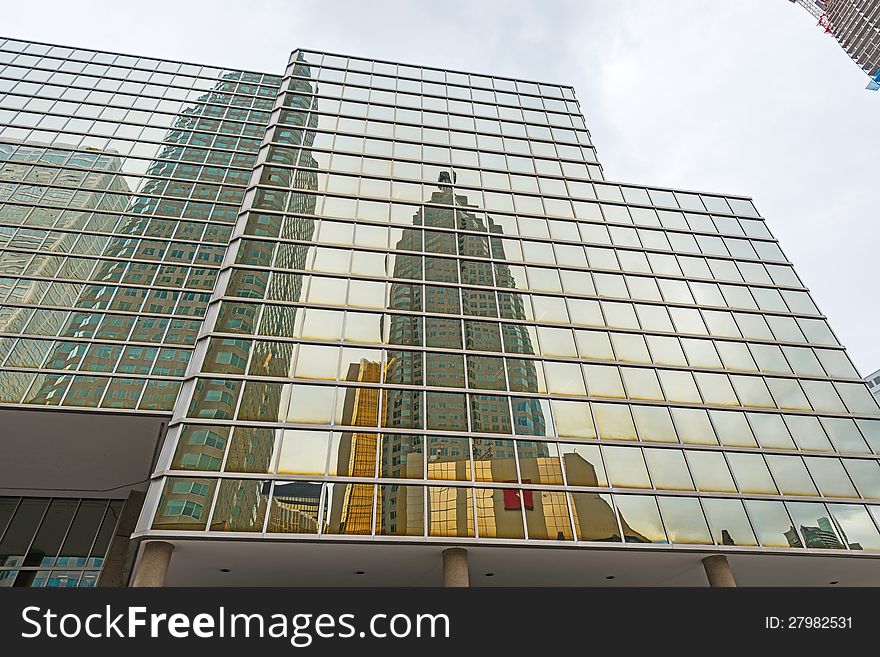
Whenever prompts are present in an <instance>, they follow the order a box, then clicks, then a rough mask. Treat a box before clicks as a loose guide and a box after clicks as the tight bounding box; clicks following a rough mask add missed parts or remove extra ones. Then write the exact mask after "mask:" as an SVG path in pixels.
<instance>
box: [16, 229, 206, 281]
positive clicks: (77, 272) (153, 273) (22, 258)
mask: <svg viewBox="0 0 880 657" xmlns="http://www.w3.org/2000/svg"><path fill="white" fill-rule="evenodd" d="M49 246H50V248H51V249H52V250H51V251H50V252H49V253H37V254H36V255H33V254H31V253H21V252H15V251H6V250H4V249H0V275H4V276H16V275H19V276H40V277H46V278H49V277H51V278H54V279H55V280H63V281H81V282H87V281H95V282H101V283H129V284H133V285H146V286H150V287H163V288H186V289H189V290H213V289H214V283H215V281H216V279H217V269H207V268H203V267H189V266H184V265H156V264H147V263H143V262H130V264H129V262H127V260H128V261H130V260H134V258H135V257H137V258H146V259H152V257H153V256H155V255H159V256H161V255H165V256H166V257H167V258H168V260H169V261H171V262H174V261H175V260H178V259H179V258H181V257H183V258H188V259H191V258H192V256H193V255H194V252H195V248H194V247H190V248H189V249H181V248H178V247H179V246H180V245H168V246H170V248H167V249H166V248H165V245H162V246H156V245H155V242H153V241H147V240H144V241H143V242H141V243H140V244H139V245H138V247H137V248H136V250H135V251H136V253H135V255H134V256H125V255H123V256H114V257H121V258H126V260H99V259H97V258H79V257H76V256H70V257H65V256H61V255H57V253H58V252H57V251H55V249H54V246H55V245H54V244H51V245H49ZM105 250H108V251H109V250H113V251H116V249H110V248H108V249H105ZM125 251H129V249H128V248H126V249H125ZM116 252H117V253H118V251H116ZM217 256H219V257H220V258H221V259H222V257H223V256H222V252H221V253H219V254H212V253H211V252H205V251H203V252H202V253H200V254H199V257H200V258H201V259H202V260H203V261H204V260H208V259H213V258H215V257H217ZM200 264H201V263H200Z"/></svg>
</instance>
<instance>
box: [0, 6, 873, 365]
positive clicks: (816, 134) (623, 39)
mask: <svg viewBox="0 0 880 657" xmlns="http://www.w3.org/2000/svg"><path fill="white" fill-rule="evenodd" d="M0 17H2V27H0V33H2V34H3V35H4V36H7V37H19V38H23V39H32V40H37V41H48V42H53V43H60V44H65V45H73V46H82V47H87V48H95V49H106V50H111V51H118V52H125V53H132V54H138V55H148V56H154V57H160V58H166V59H180V60H184V61H191V62H195V63H204V64H211V65H220V66H227V67H237V68H245V69H253V70H260V71H266V72H279V73H280V72H282V71H283V68H284V66H285V64H286V62H287V56H288V53H289V51H291V50H293V49H294V48H297V47H305V48H313V49H318V50H326V51H330V52H340V53H347V54H353V55H362V56H367V57H376V58H379V59H389V60H395V61H403V62H408V63H414V64H425V65H432V66H438V67H447V68H451V69H462V70H466V71H474V72H482V73H488V74H494V75H506V76H511V77H521V78H526V79H536V80H544V81H548V82H554V81H555V82H562V83H568V84H572V85H574V87H575V89H576V91H577V95H578V99H579V100H580V103H581V107H582V109H583V112H584V114H585V115H586V119H587V125H588V127H589V128H590V130H591V133H592V137H593V141H594V142H595V144H596V146H597V148H598V154H599V158H600V160H601V162H602V164H603V165H604V168H605V175H606V177H607V178H608V179H609V180H615V181H621V182H637V183H645V184H654V185H661V186H667V187H679V188H684V189H693V190H698V191H708V192H727V193H732V194H743V195H747V196H751V197H753V198H754V200H755V204H756V206H757V207H758V210H759V211H760V212H761V214H762V215H763V216H764V217H765V218H766V219H767V220H768V225H769V227H770V230H771V231H772V232H773V234H774V235H775V236H776V237H777V238H778V239H779V240H780V242H781V244H782V248H783V250H784V251H785V252H786V254H787V255H788V257H789V259H790V260H792V262H794V264H795V267H796V269H797V271H798V273H799V274H800V276H801V278H802V279H803V280H804V282H805V283H806V285H807V286H808V287H809V288H810V290H811V291H812V293H813V297H814V299H815V300H816V303H817V304H818V305H819V308H820V310H822V312H824V313H825V314H826V315H827V316H828V317H829V318H830V320H831V325H832V328H833V329H834V330H835V332H836V333H837V335H838V337H839V338H840V339H841V341H842V342H843V343H844V344H845V345H847V347H848V348H849V353H850V356H851V358H852V359H853V361H854V362H855V364H856V367H857V368H858V369H859V370H860V371H861V372H862V373H863V374H868V373H870V372H872V371H874V370H875V369H877V368H880V340H878V338H877V326H878V323H880V317H878V315H880V311H878V305H880V303H878V295H877V292H876V291H875V290H876V283H877V281H878V276H877V274H876V273H874V274H873V277H872V275H871V271H872V269H875V268H876V267H878V266H880V250H878V235H880V222H878V221H877V205H876V199H877V187H876V185H877V179H878V170H880V166H878V153H880V149H878V146H880V130H878V127H880V124H878V116H880V92H869V91H865V90H864V86H865V84H866V82H867V77H866V76H865V74H864V73H862V71H861V70H860V69H859V68H858V67H857V66H856V65H855V64H854V63H853V62H852V61H851V60H850V59H849V58H848V56H847V55H846V54H845V53H844V52H843V50H841V48H840V47H839V46H838V45H837V42H836V41H835V40H834V39H833V38H831V37H830V36H827V35H825V34H824V33H823V31H822V30H821V29H820V28H818V27H816V26H815V21H814V20H813V19H812V17H811V16H809V14H807V13H806V12H805V11H804V10H803V9H801V8H800V7H797V6H795V5H793V4H791V3H790V2H788V1H787V0H727V1H726V2H725V1H721V0H675V1H674V2H658V1H657V0H575V1H572V2H563V1H553V0H543V1H542V2H514V1H512V0H507V1H490V0H467V1H464V2H462V1H459V0H444V2H416V1H411V2H385V1H379V0H360V1H351V0H347V1H334V0H311V1H310V2H300V1H294V0H287V1H282V0H275V1H270V0H249V1H244V0H237V1H228V0H213V1H212V2H202V1H200V2H184V1H181V0H176V1H174V2H169V1H167V0H149V1H146V2H121V1H119V0H113V1H109V2H104V1H100V2H99V1H85V0H84V1H78V2H70V1H69V0H66V1H54V0H53V1H49V0H40V1H32V2H22V1H21V0H0Z"/></svg>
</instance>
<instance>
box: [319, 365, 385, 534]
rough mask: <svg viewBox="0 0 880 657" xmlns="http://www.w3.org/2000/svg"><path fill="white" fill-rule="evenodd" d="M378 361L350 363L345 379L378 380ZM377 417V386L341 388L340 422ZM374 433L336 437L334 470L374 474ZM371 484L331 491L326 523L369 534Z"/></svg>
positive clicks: (364, 422)
mask: <svg viewBox="0 0 880 657" xmlns="http://www.w3.org/2000/svg"><path fill="white" fill-rule="evenodd" d="M381 371H382V364H381V363H375V362H373V361H369V360H366V359H361V361H360V363H358V364H352V365H350V366H349V369H348V372H346V375H345V380H346V381H357V382H359V383H379V381H380V375H381ZM378 417H379V389H378V388H367V387H360V386H358V387H347V388H345V400H344V402H343V408H342V424H344V425H346V426H353V427H364V426H366V427H374V426H376V420H377V418H378ZM376 440H377V434H375V433H371V432H364V431H347V432H344V433H343V434H342V436H341V438H340V442H339V450H338V452H337V470H336V471H337V472H345V473H347V474H348V475H349V476H352V477H374V476H375V474H376ZM372 516H373V487H372V486H358V485H354V484H349V485H346V486H345V490H344V492H343V493H342V494H341V495H335V496H334V498H333V500H332V507H331V509H330V525H331V527H332V528H333V531H334V532H339V533H342V534H369V533H370V531H371V530H372Z"/></svg>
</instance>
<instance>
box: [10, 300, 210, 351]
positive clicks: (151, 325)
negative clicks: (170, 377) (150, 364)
mask: <svg viewBox="0 0 880 657" xmlns="http://www.w3.org/2000/svg"><path fill="white" fill-rule="evenodd" d="M200 326H201V321H200V320H187V319H174V320H171V319H168V318H166V317H137V316H135V315H110V314H107V315H105V314H102V313H92V312H68V311H66V310H48V309H42V308H34V307H13V306H0V333H16V334H23V335H27V334H30V335H41V336H55V335H57V336H58V337H62V338H78V339H81V340H90V339H95V340H110V341H114V342H167V343H170V344H187V345H191V344H194V343H195V339H196V335H197V333H198V330H199V327H200Z"/></svg>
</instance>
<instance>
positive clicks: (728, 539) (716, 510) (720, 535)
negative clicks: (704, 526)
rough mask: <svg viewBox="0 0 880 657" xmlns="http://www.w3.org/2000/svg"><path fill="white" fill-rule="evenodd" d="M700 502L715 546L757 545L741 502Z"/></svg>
mask: <svg viewBox="0 0 880 657" xmlns="http://www.w3.org/2000/svg"><path fill="white" fill-rule="evenodd" d="M702 502H703V510H704V511H705V512H706V517H707V518H708V519H709V528H710V529H711V530H712V538H713V539H714V540H715V543H716V544H717V545H750V546H754V545H757V544H758V542H757V541H756V540H755V534H754V533H753V532H752V528H751V526H750V525H749V519H748V517H747V516H746V512H745V509H743V505H742V502H741V501H739V500H723V499H715V498H704V499H703V500H702Z"/></svg>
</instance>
